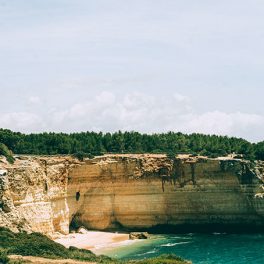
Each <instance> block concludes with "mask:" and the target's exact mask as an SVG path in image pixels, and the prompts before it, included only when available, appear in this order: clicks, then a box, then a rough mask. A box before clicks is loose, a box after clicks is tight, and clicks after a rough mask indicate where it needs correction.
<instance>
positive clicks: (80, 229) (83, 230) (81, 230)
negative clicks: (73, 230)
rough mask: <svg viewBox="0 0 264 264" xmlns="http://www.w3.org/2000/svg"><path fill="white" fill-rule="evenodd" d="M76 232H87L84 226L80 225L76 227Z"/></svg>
mask: <svg viewBox="0 0 264 264" xmlns="http://www.w3.org/2000/svg"><path fill="white" fill-rule="evenodd" d="M77 233H79V234H88V230H87V229H86V228H85V227H83V226H81V227H79V228H78V230H77Z"/></svg>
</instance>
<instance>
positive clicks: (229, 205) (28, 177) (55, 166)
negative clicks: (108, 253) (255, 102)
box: [0, 154, 264, 236]
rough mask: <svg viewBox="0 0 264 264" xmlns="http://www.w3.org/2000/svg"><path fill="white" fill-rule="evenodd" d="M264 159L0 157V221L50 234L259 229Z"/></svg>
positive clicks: (263, 223) (263, 212)
mask: <svg viewBox="0 0 264 264" xmlns="http://www.w3.org/2000/svg"><path fill="white" fill-rule="evenodd" d="M263 180H264V163H263V162H261V161H255V162H249V161H246V160H241V159H233V158H217V159H209V158H207V157H192V156H190V155H179V156H177V157H176V158H173V159H169V158H167V156H166V155H161V154H159V155H158V154H157V155H153V154H142V155H136V154H126V155H125V154H122V155H105V156H101V157H96V158H94V159H91V160H84V161H83V162H81V161H78V160H77V159H74V158H72V157H68V156H17V157H16V161H15V163H14V164H9V163H8V162H7V161H6V160H5V158H4V157H2V158H1V159H0V226H5V227H8V228H10V229H11V230H13V231H20V230H26V231H29V232H30V231H36V232H41V233H44V234H47V235H51V236H54V235H55V234H56V232H59V233H62V234H67V233H69V229H70V228H76V227H78V226H85V227H87V228H90V229H99V230H106V229H120V228H126V229H133V230H135V229H146V228H153V227H157V226H173V227H177V226H178V227H180V226H186V225H187V226H196V225H229V226H236V225H244V226H248V227H254V228H255V227H263V226H264V199H263V198H264V189H263Z"/></svg>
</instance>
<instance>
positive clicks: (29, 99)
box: [28, 96, 41, 104]
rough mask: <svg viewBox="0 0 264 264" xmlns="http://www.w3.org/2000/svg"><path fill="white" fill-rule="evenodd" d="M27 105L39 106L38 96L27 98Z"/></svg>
mask: <svg viewBox="0 0 264 264" xmlns="http://www.w3.org/2000/svg"><path fill="white" fill-rule="evenodd" d="M28 101H29V103H31V104H39V103H40V102H41V100H40V98H39V97H38V96H30V97H29V98H28Z"/></svg>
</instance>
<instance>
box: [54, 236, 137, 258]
mask: <svg viewBox="0 0 264 264" xmlns="http://www.w3.org/2000/svg"><path fill="white" fill-rule="evenodd" d="M54 241H55V242H57V243H60V244H62V245H63V246H65V247H67V248H68V247H70V246H74V247H77V248H84V249H89V250H91V251H92V252H94V253H96V254H99V253H100V252H101V251H103V250H105V249H109V248H113V247H118V246H122V245H125V244H129V243H134V242H135V240H129V234H124V233H110V232H101V231H87V233H85V234H80V233H71V234H69V235H64V236H61V237H59V238H57V239H55V240H54Z"/></svg>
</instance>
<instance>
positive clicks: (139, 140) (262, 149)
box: [0, 129, 264, 160]
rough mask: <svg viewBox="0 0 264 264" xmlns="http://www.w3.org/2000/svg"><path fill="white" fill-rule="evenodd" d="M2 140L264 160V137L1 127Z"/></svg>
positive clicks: (32, 149) (40, 149) (28, 150)
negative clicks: (28, 131)
mask: <svg viewBox="0 0 264 264" xmlns="http://www.w3.org/2000/svg"><path fill="white" fill-rule="evenodd" d="M0 142H1V143H3V144H5V145H6V146H7V147H8V148H9V149H10V150H11V151H12V152H13V153H16V154H35V155H40V154H42V155H55V154H76V156H80V153H81V154H82V155H81V156H82V157H83V156H85V155H90V154H92V155H98V154H102V153H174V154H177V153H193V154H200V155H207V156H210V157H216V156H223V155H226V154H230V153H233V152H235V153H240V154H243V155H244V156H245V157H246V158H248V159H262V160H264V141H263V142H260V143H257V144H253V143H250V142H248V141H246V140H244V139H241V138H234V137H227V136H216V135H202V134H190V135H186V134H182V133H174V132H168V133H162V134H151V135H150V134H140V133H138V132H120V131H119V132H116V133H112V134H111V133H105V134H103V133H101V132H100V133H95V132H81V133H72V134H65V133H41V134H22V133H19V132H12V131H10V130H7V129H0Z"/></svg>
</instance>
